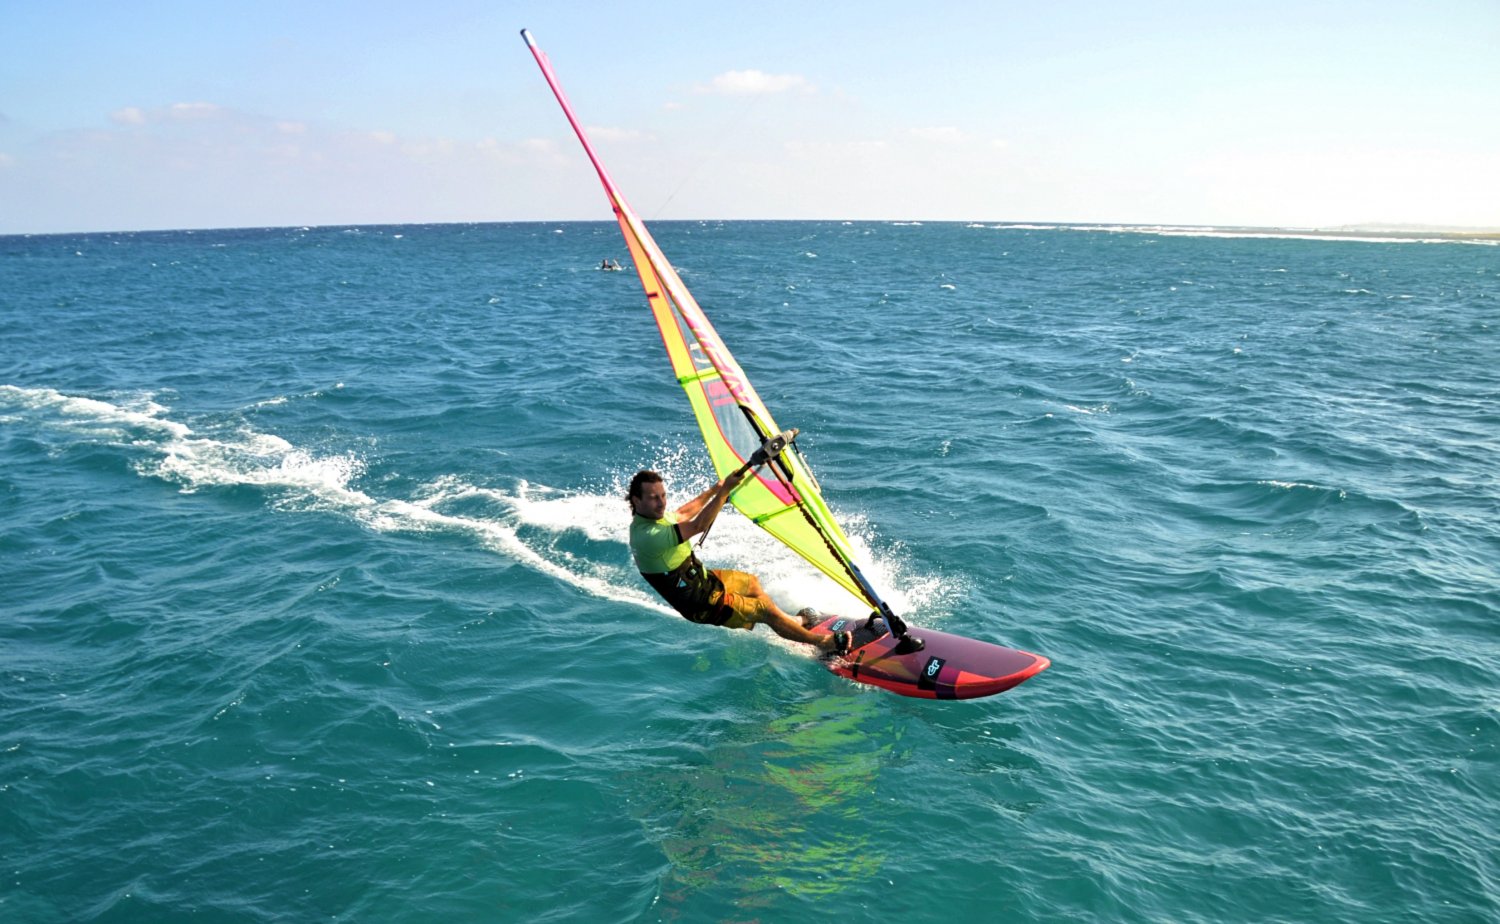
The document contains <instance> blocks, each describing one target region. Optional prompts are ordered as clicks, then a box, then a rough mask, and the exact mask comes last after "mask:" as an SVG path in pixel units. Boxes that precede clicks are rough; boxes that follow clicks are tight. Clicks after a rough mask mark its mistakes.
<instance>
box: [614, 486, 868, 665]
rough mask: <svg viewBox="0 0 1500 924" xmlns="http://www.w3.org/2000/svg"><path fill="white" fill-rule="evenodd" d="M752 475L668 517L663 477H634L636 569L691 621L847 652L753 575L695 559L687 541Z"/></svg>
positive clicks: (845, 640) (839, 638)
mask: <svg viewBox="0 0 1500 924" xmlns="http://www.w3.org/2000/svg"><path fill="white" fill-rule="evenodd" d="M746 473H747V470H746V469H741V470H740V471H737V472H735V473H734V474H732V475H730V476H729V477H728V478H725V479H724V480H722V481H720V482H719V483H717V484H715V485H714V486H713V487H711V488H709V489H708V490H707V491H704V492H703V493H702V494H699V495H698V496H697V497H695V498H693V499H692V500H690V501H688V502H687V503H686V504H683V505H682V506H681V507H679V508H677V510H676V511H674V512H672V513H668V512H667V485H666V483H665V482H663V481H662V478H661V476H660V475H658V474H657V473H656V472H653V471H650V470H643V471H639V472H636V474H635V477H634V478H632V479H630V491H629V493H628V494H627V495H626V499H627V500H628V501H629V502H630V511H631V513H633V514H634V516H633V517H632V518H631V521H630V554H631V555H632V556H633V557H634V558H635V566H636V567H637V568H638V569H640V572H641V576H642V577H644V578H645V579H646V582H647V583H648V584H650V585H651V586H652V587H654V588H655V589H656V592H657V593H659V594H661V595H662V598H663V599H665V600H666V601H667V602H668V603H670V604H671V605H672V608H673V609H675V610H677V612H679V613H681V614H682V616H683V618H685V619H687V620H689V621H690V622H696V623H701V624H706V625H711V626H723V627H724V628H726V629H745V630H751V629H754V628H755V624H756V623H764V624H766V625H768V626H770V627H771V631H773V632H775V633H776V634H777V635H779V636H781V637H782V638H785V639H791V640H792V641H794V642H802V643H803V644H805V645H813V646H815V647H817V648H819V649H821V650H823V651H826V652H832V653H838V654H842V653H844V652H847V651H848V650H849V633H847V632H839V633H837V634H836V635H834V636H826V635H821V636H820V635H814V634H813V633H811V632H809V631H808V630H807V628H806V627H805V626H803V625H802V623H801V622H800V621H799V620H797V619H796V618H794V617H792V616H788V615H787V614H786V613H785V612H784V611H783V610H782V609H781V608H780V607H778V606H777V605H776V603H775V601H773V600H772V599H771V597H770V595H769V594H767V593H766V591H765V589H764V588H762V587H761V586H760V579H759V578H757V577H756V576H755V575H753V574H746V573H745V572H743V571H709V570H707V569H705V568H704V567H703V563H702V562H700V561H699V560H698V556H697V555H694V554H693V549H692V546H691V545H689V544H688V540H690V539H692V538H693V537H694V536H696V535H698V534H699V533H703V532H707V531H708V528H709V526H711V525H712V524H713V521H714V519H715V518H716V517H717V516H718V515H719V511H721V510H723V509H724V502H725V501H727V500H728V499H729V494H730V492H731V491H733V490H734V489H735V488H736V487H738V486H739V484H740V482H741V481H744V480H745V476H746Z"/></svg>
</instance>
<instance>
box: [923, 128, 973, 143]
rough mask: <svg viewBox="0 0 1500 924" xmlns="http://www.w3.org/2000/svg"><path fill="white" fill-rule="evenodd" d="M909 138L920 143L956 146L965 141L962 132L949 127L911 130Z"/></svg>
mask: <svg viewBox="0 0 1500 924" xmlns="http://www.w3.org/2000/svg"><path fill="white" fill-rule="evenodd" d="M911 136H912V137H913V138H916V139H918V140H920V141H935V142H938V143H940V144H958V143H959V142H961V141H963V140H964V139H965V137H966V136H965V135H964V133H963V131H962V130H960V129H957V128H954V127H953V126H951V125H943V126H936V127H932V128H913V129H911Z"/></svg>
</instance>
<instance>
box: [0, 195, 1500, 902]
mask: <svg viewBox="0 0 1500 924" xmlns="http://www.w3.org/2000/svg"><path fill="white" fill-rule="evenodd" d="M655 230H656V234H657V237H658V240H659V241H660V243H661V244H662V247H663V249H664V250H665V251H666V252H667V253H668V254H669V255H670V256H671V257H672V258H673V260H674V261H675V262H676V264H677V265H678V267H679V269H680V270H681V272H682V274H683V276H684V278H685V280H686V281H687V283H688V285H689V286H690V287H691V288H692V289H693V290H694V292H695V293H696V295H697V296H698V298H699V301H700V302H701V303H702V304H703V305H704V307H705V309H706V310H707V312H708V313H709V315H710V317H712V318H713V319H714V320H715V323H716V324H717V326H718V328H719V331H720V333H721V334H722V335H723V337H724V339H725V340H726V342H728V344H729V345H730V347H731V349H733V350H734V351H735V352H736V354H737V356H738V358H739V360H740V362H741V364H742V365H743V366H744V367H745V368H746V370H747V372H748V373H749V375H750V376H751V378H752V379H753V380H754V381H755V383H756V385H757V387H758V389H759V391H760V392H761V395H762V397H763V398H764V399H765V400H766V402H767V404H768V405H770V407H771V408H772V410H773V411H774V412H775V413H776V415H777V417H778V421H779V422H780V423H781V424H782V425H783V426H796V427H800V428H801V429H802V431H803V433H804V436H803V438H802V439H801V440H800V445H801V447H802V449H803V451H804V452H805V454H806V455H807V457H808V459H809V460H810V462H811V464H812V465H813V467H814V468H815V470H816V471H817V473H818V476H819V478H820V479H821V481H822V483H823V486H824V489H825V493H826V494H827V496H828V499H829V501H830V503H831V505H832V507H833V508H834V510H835V511H836V512H837V513H838V514H839V515H840V516H841V518H842V519H843V520H844V521H845V523H846V525H847V526H848V529H849V531H850V533H851V534H852V536H853V538H854V540H855V541H856V543H857V544H858V545H859V546H860V548H862V549H863V550H865V551H866V552H867V554H868V556H869V558H870V560H871V563H872V568H871V570H872V573H873V574H874V576H875V577H876V579H877V581H879V582H881V583H882V584H883V585H885V586H888V587H889V588H891V589H892V597H893V599H894V601H895V602H896V603H897V606H898V609H899V610H901V611H902V612H903V613H905V614H906V616H907V617H908V619H910V620H911V621H912V622H914V623H917V624H921V625H928V626H933V627H940V628H943V629H945V630H948V631H955V632H961V633H963V634H968V635H973V636H977V637H981V638H986V639H991V640H995V641H999V642H1002V643H1005V644H1009V645H1012V646H1015V647H1019V648H1024V649H1028V650H1031V651H1036V652H1039V653H1042V654H1045V655H1047V656H1048V657H1050V658H1051V659H1052V661H1053V666H1052V668H1051V669H1050V670H1048V671H1047V672H1045V673H1043V674H1041V675H1040V676H1038V677H1037V678H1035V679H1033V680H1031V681H1029V682H1027V683H1026V684H1024V685H1022V686H1021V687H1018V688H1016V689H1015V690H1012V691H1010V692H1008V693H1005V694H1003V695H1001V696H998V697H994V698H990V699H984V700H978V701H973V702H965V703H933V702H924V701H916V700H908V699H903V698H899V697H896V696H893V695H890V694H887V693H883V692H880V691H876V690H872V689H870V688H866V687H859V686H856V685H853V684H851V683H849V682H847V681H845V680H842V679H839V678H837V677H835V676H833V675H832V674H830V673H828V672H826V671H825V670H823V669H822V668H821V667H820V666H819V665H818V663H817V662H816V661H814V660H813V659H812V658H810V657H809V656H808V655H807V653H805V652H803V651H799V650H796V649H795V648H794V647H793V646H789V645H787V644H784V643H781V642H779V641H778V640H775V639H773V638H772V637H771V636H770V634H769V633H766V632H764V631H762V632H756V633H753V634H752V633H730V632H725V631H720V630H714V629H708V628H704V627H698V626H693V625H690V624H688V623H686V622H685V621H683V620H681V619H679V618H677V617H675V616H674V615H672V614H671V613H670V612H668V611H667V610H666V609H665V608H664V607H663V606H662V605H660V604H659V603H657V602H656V601H655V600H654V599H653V598H652V596H651V594H650V592H649V589H648V588H646V587H645V585H644V584H643V583H642V582H641V581H640V580H639V578H638V577H637V576H636V575H634V574H633V573H632V571H631V569H630V567H629V556H628V553H627V551H626V547H625V544H624V535H625V528H626V524H627V517H626V513H625V507H624V505H623V502H622V501H621V499H620V498H619V495H620V493H621V491H622V489H623V485H624V483H625V481H626V480H627V479H628V477H629V475H630V474H631V473H632V472H634V471H635V470H636V469H637V468H639V467H641V466H646V465H651V466H655V467H658V468H660V469H661V470H662V471H663V472H664V473H666V474H667V476H668V478H669V482H670V485H671V486H672V487H673V488H674V489H675V490H676V494H677V496H678V497H683V498H685V496H686V495H688V494H690V493H692V492H695V491H696V490H697V489H698V488H700V487H702V485H703V483H704V482H706V481H707V479H708V478H709V472H708V469H707V467H706V465H705V464H704V462H703V461H702V459H701V457H700V453H699V451H698V449H697V446H696V436H695V431H694V429H693V422H692V420H691V415H690V413H689V411H688V407H687V403H686V400H685V399H684V398H683V396H682V394H681V392H680V390H679V389H678V388H677V386H676V384H675V383H674V382H673V381H672V380H671V378H670V376H669V374H668V372H667V368H666V363H665V359H664V356H663V354H662V351H661V344H660V340H659V337H658V335H657V334H656V332H655V329H654V327H653V326H652V324H651V321H650V318H649V314H648V312H647V309H646V307H645V301H644V299H643V298H642V295H641V291H640V287H639V283H638V282H637V281H636V279H635V278H634V276H633V274H630V273H601V272H597V271H595V270H594V269H593V267H594V266H596V265H597V264H598V262H599V261H600V260H601V259H604V258H606V257H609V258H616V259H622V260H624V259H625V258H626V256H627V255H626V254H625V253H624V250H623V247H622V245H621V244H620V241H619V232H618V230H617V229H616V228H615V227H614V226H613V225H612V224H603V223H598V224H591V223H581V224H556V225H553V224H521V225H485V226H409V227H382V228H373V227H372V228H348V229H342V228H329V229H282V230H259V231H216V232H196V233H189V232H171V233H139V234H113V235H110V234H97V235H86V236H49V237H9V238H0V344H3V349H0V518H3V520H0V521H3V523H4V528H3V531H0V591H3V601H4V602H3V605H0V611H3V614H4V616H3V620H0V864H3V865H0V918H3V919H5V920H7V921H25V922H51V921H111V922H114V921H147V922H170V921H179V920H181V921H186V920H205V921H311V920H332V921H360V922H364V921H434V920H442V921H522V920H524V921H570V922H571V921H767V922H770V921H792V920H803V919H807V916H808V915H817V916H819V917H820V918H821V917H823V916H828V915H832V914H842V915H846V916H850V919H852V920H874V919H876V918H890V919H899V920H908V921H910V920H917V921H947V920H1002V919H1003V920H1017V921H1057V920H1080V921H1092V920H1110V921H1142V922H1156V921H1174V922H1239V921H1244V922H1252V921H1254V922H1259V921H1266V920H1272V921H1319V922H1368V921H1413V920H1421V921H1454V922H1471V921H1472V922H1481V921H1492V920H1495V919H1496V918H1497V917H1500V834H1497V820H1500V773H1497V764H1500V752H1497V748H1500V631H1497V615H1500V484H1497V477H1496V476H1497V471H1500V465H1497V461H1500V436H1497V434H1500V330H1497V328H1500V251H1497V250H1496V249H1495V248H1493V247H1486V246H1476V245H1465V244H1424V243H1368V242H1354V241H1317V240H1295V239H1251V238H1235V237H1210V236H1192V235H1189V236H1181V235H1173V234H1162V233H1125V232H1105V231H1098V230H1070V229H1063V228H997V227H977V226H963V225H924V226H903V225H895V224H881V223H855V224H841V223H836V222H830V223H722V224H720V223H664V224H661V225H659V226H657V227H656V229H655ZM702 554H703V556H704V558H705V559H706V560H707V561H709V562H710V564H711V565H712V566H715V567H724V566H727V567H740V568H744V569H746V570H752V571H755V572H757V573H759V574H760V575H761V576H762V578H763V579H764V580H765V582H766V584H767V586H768V587H769V588H770V589H771V591H772V593H773V594H774V595H776V596H777V597H778V598H780V599H782V600H783V601H784V605H789V606H791V607H797V606H802V605H805V604H809V603H810V604H813V605H816V606H819V607H820V608H823V609H825V610H829V611H834V612H838V611H841V609H842V608H848V607H849V605H850V604H849V601H848V599H847V598H845V597H843V596H842V591H840V590H838V589H836V588H834V587H833V586H832V585H830V584H828V583H827V582H826V581H825V580H824V579H822V578H821V577H818V576H816V575H815V574H813V573H811V572H810V571H809V569H807V568H806V567H804V566H802V565H800V564H799V563H798V562H797V561H795V560H794V559H792V558H790V557H789V556H788V555H787V554H786V553H784V552H782V551H781V550H780V549H779V548H778V547H776V546H775V545H773V544H772V543H771V542H770V541H769V540H768V539H765V538H764V537H762V536H761V535H760V534H759V533H757V532H756V531H755V530H754V529H753V528H751V527H749V526H748V525H747V524H746V523H745V522H744V521H743V519H741V518H739V517H738V516H734V515H729V514H726V516H725V518H724V519H723V520H722V521H721V522H720V524H719V526H717V527H716V528H715V530H714V533H713V535H712V537H711V538H710V539H709V540H708V544H707V546H705V548H704V549H703V550H702Z"/></svg>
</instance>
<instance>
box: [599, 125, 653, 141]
mask: <svg viewBox="0 0 1500 924" xmlns="http://www.w3.org/2000/svg"><path fill="white" fill-rule="evenodd" d="M588 133H589V137H590V138H598V139H601V140H603V141H655V140H656V139H655V138H654V137H652V136H651V135H650V134H648V133H646V132H642V131H638V130H636V129H633V128H606V127H602V126H598V125H592V126H590V127H589V129H588Z"/></svg>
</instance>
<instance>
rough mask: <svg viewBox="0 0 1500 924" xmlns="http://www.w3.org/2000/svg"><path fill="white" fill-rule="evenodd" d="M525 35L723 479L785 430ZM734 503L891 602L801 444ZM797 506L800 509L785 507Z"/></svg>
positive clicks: (851, 587)
mask: <svg viewBox="0 0 1500 924" xmlns="http://www.w3.org/2000/svg"><path fill="white" fill-rule="evenodd" d="M521 34H522V36H523V37H524V38H525V40H526V44H527V47H528V48H530V49H531V52H532V55H533V56H534V57H535V58H536V61H537V65H538V66H539V67H540V68H541V70H542V75H543V76H544V77H545V78H546V80H547V84H548V86H549V87H551V89H552V93H553V95H554V96H555V97H556V98H557V101H558V104H559V105H561V106H562V109H563V113H564V115H566V116H567V119H568V123H569V125H571V126H572V128H573V132H574V134H576V135H577V136H578V140H579V142H580V143H581V144H582V145H583V149H584V152H585V153H586V154H587V155H588V158H589V161H590V162H591V163H592V164H593V166H594V170H595V172H596V173H597V174H598V176H599V180H600V182H601V183H602V184H603V186H604V191H605V195H606V196H607V197H608V198H609V202H610V206H611V208H612V210H613V211H614V215H615V218H616V220H617V221H618V222H619V225H620V232H621V234H622V236H623V237H624V238H625V245H626V247H627V248H628V249H629V251H630V256H631V260H632V263H633V264H634V266H635V270H636V274H637V275H638V276H639V277H640V280H641V287H642V289H643V290H644V292H645V294H646V301H647V303H648V304H649V305H650V307H651V313H652V316H653V318H654V319H655V321H656V326H657V330H658V332H659V333H660V334H661V338H662V343H663V345H664V346H665V348H666V351H667V357H668V359H669V360H670V361H671V365H672V372H673V375H674V377H675V378H676V379H677V382H678V384H679V385H681V387H682V389H683V391H684V392H685V393H686V394H687V397H688V402H689V404H690V405H691V406H692V409H693V415H694V417H695V419H696V420H697V423H698V429H699V431H700V432H701V433H702V435H703V441H704V445H705V447H706V448H707V450H708V455H709V458H710V460H711V461H712V463H713V467H714V470H715V471H716V472H717V473H718V474H719V475H720V476H721V477H722V476H724V475H727V474H729V473H730V472H732V471H734V470H735V469H737V468H739V467H741V466H742V465H743V464H744V463H745V462H746V461H748V460H749V459H750V457H751V455H752V454H753V453H754V452H755V451H756V450H757V449H759V448H760V446H761V443H762V442H763V441H764V440H766V439H768V438H769V437H772V436H774V435H776V434H778V433H780V432H781V429H780V428H779V427H778V426H777V424H776V421H775V419H774V418H773V417H772V415H771V412H770V411H769V410H768V409H767V408H766V406H765V404H764V403H763V402H762V401H761V399H760V396H759V395H758V394H757V393H756V391H755V388H754V386H752V385H751V384H750V380H749V378H748V377H747V376H746V375H745V372H744V370H743V369H741V368H740V365H739V363H738V362H737V361H736V360H735V359H734V356H733V354H731V353H730V352H729V348H728V347H727V346H725V345H724V342H723V340H722V339H720V337H719V334H718V332H717V331H716V330H715V329H714V326H713V324H712V323H710V322H709V320H708V316H707V315H705V314H704V313H703V309H702V308H700V307H699V305H698V302H697V300H696V299H694V298H693V295H692V293H691V292H689V291H688V288H687V286H686V284H684V283H683V281H682V278H681V277H680V276H678V274H677V271H676V270H675V269H673V267H672V264H671V263H670V262H669V261H668V260H667V258H666V255H665V254H664V253H663V252H662V250H661V248H660V247H659V246H658V245H657V243H656V240H655V239H654V238H653V237H652V236H651V233H650V232H649V231H648V230H647V229H646V225H645V222H643V221H642V220H641V218H640V216H639V215H638V214H636V212H635V211H634V210H633V209H632V208H631V207H630V205H629V204H628V203H627V202H626V201H625V197H624V196H623V195H622V194H621V193H620V191H619V188H618V187H617V186H615V183H614V180H613V179H612V178H611V177H610V175H609V171H607V170H606V169H605V167H604V164H603V162H602V160H600V158H599V155H598V153H597V152H596V151H595V150H594V146H593V144H592V143H590V141H589V139H588V135H587V133H586V132H585V131H584V129H583V126H582V124H581V123H580V122H579V121H578V118H577V116H576V115H575V114H574V112H573V108H572V106H571V105H570V104H569V102H568V100H567V97H566V96H565V95H564V94H563V91H562V87H561V85H560V84H559V82H558V80H557V76H556V74H554V73H553V71H552V66H551V63H550V62H549V61H548V60H547V56H546V55H545V54H544V53H543V52H542V50H541V49H540V48H538V47H537V45H536V43H535V42H534V41H533V40H532V38H531V35H530V34H529V33H527V32H525V31H524V30H523V31H522V33H521ZM731 502H732V503H733V504H734V506H735V508H736V509H737V510H739V511H740V512H741V513H742V514H744V515H745V516H746V517H748V518H749V519H750V520H751V522H753V523H755V524H756V525H758V526H760V527H761V528H762V529H765V530H766V531H767V532H769V533H770V534H771V535H773V536H775V537H776V538H777V539H778V540H780V541H781V542H782V543H784V544H785V545H787V546H788V547H789V548H791V549H792V550H793V551H795V552H796V553H797V554H798V555H800V556H802V558H804V559H806V560H807V561H808V562H809V563H810V564H812V565H813V566H814V567H816V568H817V569H818V570H819V571H821V572H823V573H824V574H826V575H828V576H829V577H830V578H832V579H833V580H834V581H836V582H837V583H838V584H839V585H841V586H842V587H844V589H846V590H848V591H849V592H850V593H851V594H853V595H854V596H855V597H857V598H859V599H862V600H864V601H865V602H866V603H867V604H869V605H870V606H871V607H873V608H875V609H881V608H882V605H883V604H882V601H881V599H880V595H879V594H878V593H877V592H876V590H875V589H874V587H873V586H872V585H871V584H870V582H869V580H868V579H867V578H866V577H865V575H864V573H863V571H861V569H860V568H859V566H858V565H857V564H856V562H855V559H854V553H853V549H852V547H851V546H850V544H849V540H848V538H847V537H846V536H845V535H844V532H843V530H842V528H840V526H839V524H838V522H837V521H836V520H835V519H834V517H833V514H832V512H830V511H829V509H828V506H827V504H826V503H824V501H823V498H822V495H821V493H820V489H819V488H818V485H817V479H815V478H814V477H813V476H812V472H811V471H810V470H809V469H808V468H807V463H806V461H805V460H804V459H803V458H802V455H801V453H800V451H798V449H797V447H796V445H795V443H793V444H789V445H788V446H787V447H786V448H785V449H784V450H783V451H782V453H781V455H780V456H779V457H778V458H777V460H776V461H775V462H773V463H772V464H770V465H766V466H764V467H763V468H761V469H759V470H757V471H755V473H754V477H752V478H747V479H746V480H745V481H744V482H742V483H741V485H740V486H739V487H738V488H737V489H736V490H735V492H734V494H733V495H732V497H731ZM794 511H795V512H797V513H798V514H799V516H786V515H785V514H788V513H792V512H794Z"/></svg>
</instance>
